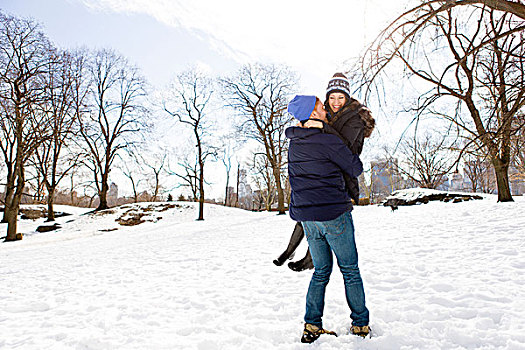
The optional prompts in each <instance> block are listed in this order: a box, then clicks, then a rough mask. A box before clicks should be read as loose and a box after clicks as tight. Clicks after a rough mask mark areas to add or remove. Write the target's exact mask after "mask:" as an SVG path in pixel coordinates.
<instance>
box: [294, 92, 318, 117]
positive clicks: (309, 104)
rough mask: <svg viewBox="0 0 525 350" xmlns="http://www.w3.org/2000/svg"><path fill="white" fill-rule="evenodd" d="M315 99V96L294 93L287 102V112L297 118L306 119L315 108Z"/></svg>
mask: <svg viewBox="0 0 525 350" xmlns="http://www.w3.org/2000/svg"><path fill="white" fill-rule="evenodd" d="M316 101H317V98H316V97H315V96H308V95H296V96H295V97H294V98H293V100H291V101H290V103H289V104H288V113H290V114H291V115H293V116H294V118H295V119H297V120H300V121H304V120H308V119H309V118H310V114H312V112H313V110H314V108H315V102H316Z"/></svg>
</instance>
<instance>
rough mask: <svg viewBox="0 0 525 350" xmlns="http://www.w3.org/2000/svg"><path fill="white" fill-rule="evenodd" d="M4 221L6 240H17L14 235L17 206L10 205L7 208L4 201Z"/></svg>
mask: <svg viewBox="0 0 525 350" xmlns="http://www.w3.org/2000/svg"><path fill="white" fill-rule="evenodd" d="M5 207H6V210H5V213H6V218H5V219H6V221H7V237H6V238H5V241H6V242H12V241H16V240H18V239H17V238H18V237H17V235H16V230H17V220H18V210H19V208H18V206H17V207H16V208H14V207H10V208H9V209H7V207H8V205H7V203H6V206H5Z"/></svg>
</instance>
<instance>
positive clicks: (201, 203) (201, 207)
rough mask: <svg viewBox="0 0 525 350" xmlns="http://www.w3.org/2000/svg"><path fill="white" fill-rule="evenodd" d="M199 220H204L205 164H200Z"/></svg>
mask: <svg viewBox="0 0 525 350" xmlns="http://www.w3.org/2000/svg"><path fill="white" fill-rule="evenodd" d="M199 167H200V174H199V218H198V219H197V220H204V164H203V163H202V162H200V163H199Z"/></svg>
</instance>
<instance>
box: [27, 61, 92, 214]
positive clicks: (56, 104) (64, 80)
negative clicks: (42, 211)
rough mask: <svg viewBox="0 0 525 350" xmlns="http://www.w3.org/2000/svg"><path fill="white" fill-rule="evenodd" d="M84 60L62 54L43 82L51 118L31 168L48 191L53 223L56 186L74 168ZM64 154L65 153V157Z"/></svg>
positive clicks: (48, 203) (81, 99)
mask: <svg viewBox="0 0 525 350" xmlns="http://www.w3.org/2000/svg"><path fill="white" fill-rule="evenodd" d="M84 63H85V57H84V56H83V54H82V53H77V54H71V53H69V52H61V53H57V54H56V58H55V59H54V60H53V62H50V63H49V65H48V69H47V72H46V74H45V75H44V78H45V87H46V88H45V95H46V104H45V106H44V108H45V110H44V111H43V113H46V114H48V115H49V116H50V117H51V123H50V127H49V131H48V130H46V131H45V132H46V133H47V132H49V133H50V137H49V138H47V139H44V138H43V137H41V138H43V139H44V142H43V143H42V144H41V145H40V147H38V148H37V149H36V151H35V155H34V157H33V159H34V162H33V163H34V166H35V168H36V170H37V171H38V173H39V175H41V176H42V179H43V184H44V185H45V187H46V190H47V206H48V210H47V221H54V220H55V214H54V209H53V204H54V199H55V192H56V189H57V187H58V185H59V183H60V182H61V181H62V180H63V179H64V177H66V175H67V174H68V173H69V172H70V171H71V170H72V169H73V168H75V167H76V166H78V163H79V162H78V158H79V152H76V151H74V147H69V146H70V145H72V142H71V139H72V138H74V137H76V136H77V134H76V132H75V131H76V130H75V126H76V116H77V113H76V105H78V104H82V103H83V102H82V101H83V99H84V98H85V95H86V92H87V88H86V84H85V83H84V81H83V80H84V79H85V76H83V74H84V73H85V69H84ZM64 151H66V152H67V153H66V154H65V156H64Z"/></svg>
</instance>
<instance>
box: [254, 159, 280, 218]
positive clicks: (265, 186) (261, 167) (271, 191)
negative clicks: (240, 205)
mask: <svg viewBox="0 0 525 350" xmlns="http://www.w3.org/2000/svg"><path fill="white" fill-rule="evenodd" d="M249 166H250V170H251V172H252V174H253V180H254V183H255V186H257V189H258V191H259V196H260V198H261V199H262V201H263V203H264V206H265V208H266V210H267V211H270V210H271V208H272V204H273V203H274V202H275V199H276V198H275V197H276V196H275V195H276V192H277V191H276V186H275V177H274V176H273V173H272V170H271V169H272V168H271V166H270V165H269V161H268V158H267V157H266V155H265V154H264V153H255V154H254V155H253V158H252V161H251V163H250V165H249Z"/></svg>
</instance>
